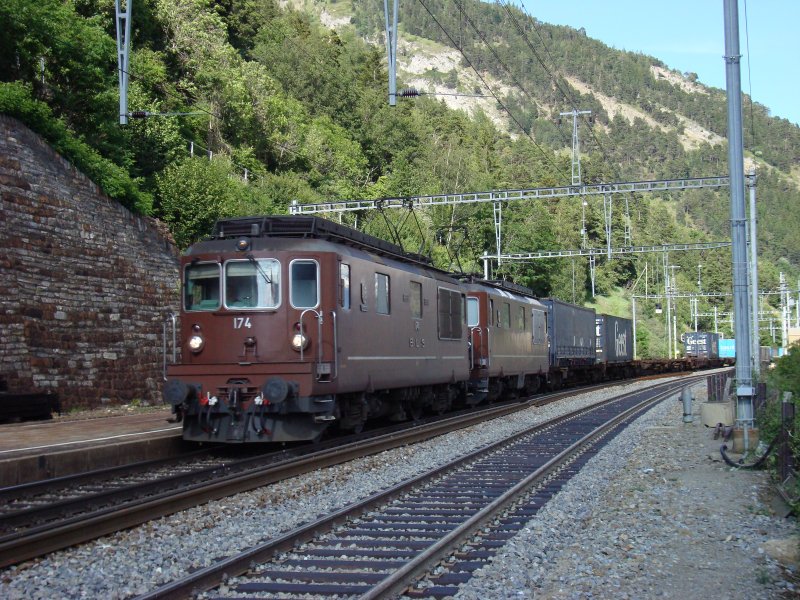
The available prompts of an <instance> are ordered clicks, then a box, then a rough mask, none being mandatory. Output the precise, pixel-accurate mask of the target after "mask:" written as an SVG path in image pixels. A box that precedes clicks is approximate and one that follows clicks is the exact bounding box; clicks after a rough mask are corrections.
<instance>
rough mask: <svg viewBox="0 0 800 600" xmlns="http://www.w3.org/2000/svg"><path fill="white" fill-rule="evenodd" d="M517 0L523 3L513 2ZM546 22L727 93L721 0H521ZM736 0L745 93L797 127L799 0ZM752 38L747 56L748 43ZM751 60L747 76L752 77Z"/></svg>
mask: <svg viewBox="0 0 800 600" xmlns="http://www.w3.org/2000/svg"><path fill="white" fill-rule="evenodd" d="M516 1H517V3H519V1H520V0H516ZM523 4H524V6H525V10H526V11H527V12H528V14H530V15H532V16H534V17H536V18H537V19H539V20H540V21H543V22H545V23H553V24H556V25H569V26H571V27H574V28H576V29H578V28H580V27H583V28H584V29H586V34H587V35H588V36H589V37H592V38H595V39H598V40H600V41H602V42H604V43H605V44H607V45H609V46H612V47H614V48H618V49H620V50H629V51H631V52H641V53H643V54H647V55H650V56H654V57H656V58H658V59H660V60H661V61H663V62H664V63H665V64H666V65H667V66H669V67H670V68H672V69H677V70H679V71H681V72H693V73H697V75H698V77H699V79H700V81H701V82H702V83H704V84H706V85H709V86H712V87H716V88H720V89H723V90H724V89H725V61H724V60H723V58H722V57H723V55H724V54H725V29H724V25H723V0H670V1H668V2H667V1H663V0H607V1H602V0H523ZM746 10H747V24H746V27H747V28H745V0H739V49H740V51H741V53H742V62H741V77H742V91H744V92H745V93H746V94H750V93H751V90H752V96H753V98H754V99H755V101H756V102H758V103H760V104H763V105H765V106H766V107H768V108H769V109H770V112H771V114H772V115H773V116H776V117H783V118H785V119H789V121H791V122H793V123H795V124H800V0H748V1H747V3H746ZM747 33H749V53H748V39H747V37H746V34H747ZM748 59H749V73H748Z"/></svg>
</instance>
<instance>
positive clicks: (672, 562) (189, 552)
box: [0, 384, 794, 600]
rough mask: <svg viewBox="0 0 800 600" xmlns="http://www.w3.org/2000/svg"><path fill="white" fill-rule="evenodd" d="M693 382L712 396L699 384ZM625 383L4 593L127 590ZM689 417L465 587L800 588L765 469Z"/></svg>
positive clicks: (687, 594)
mask: <svg viewBox="0 0 800 600" xmlns="http://www.w3.org/2000/svg"><path fill="white" fill-rule="evenodd" d="M639 385H641V384H630V385H626V386H624V388H622V389H633V388H635V387H638V386H639ZM695 389H696V395H697V396H698V400H700V399H702V396H701V394H702V393H704V392H703V388H702V386H699V387H697V388H695ZM619 390H620V388H617V389H616V390H614V391H613V392H603V393H598V392H589V393H585V394H581V395H580V396H578V397H576V398H575V399H573V400H570V401H569V402H564V403H558V404H557V405H550V406H547V407H544V408H538V409H530V410H527V411H524V412H523V413H517V414H516V415H514V416H512V417H509V418H505V419H500V420H496V421H494V422H492V423H491V424H483V425H481V426H479V427H477V426H476V427H472V428H469V429H465V430H462V431H460V432H456V433H452V434H448V435H447V436H443V437H441V438H438V439H437V440H431V441H428V442H423V443H420V444H416V445H413V446H409V447H406V448H400V449H396V450H392V451H389V452H384V453H381V454H379V455H376V456H372V457H368V458H364V459H359V460H356V461H352V462H350V463H348V464H345V465H341V466H337V467H331V468H328V469H324V470H321V471H318V472H316V473H309V474H307V475H303V476H301V477H297V478H295V479H292V480H289V481H285V482H281V483H277V484H273V485H271V486H267V487H264V488H261V489H259V490H256V491H253V492H248V493H245V494H239V495H237V496H235V497H231V498H227V499H225V500H221V501H217V502H211V503H209V504H207V505H205V506H202V507H198V508H195V509H191V510H187V511H184V512H182V513H179V514H176V515H172V516H170V517H166V518H163V519H159V520H157V521H154V522H151V523H148V524H146V525H143V526H140V527H136V528H134V529H131V530H128V531H125V532H120V533H117V534H114V535H111V536H106V537H104V538H101V539H100V540H97V541H95V542H92V543H89V544H85V545H82V546H80V547H78V548H73V549H69V550H65V551H61V552H56V553H54V554H52V555H50V556H48V557H47V558H44V559H41V560H37V561H30V562H28V563H25V564H23V565H19V566H16V567H11V568H8V569H5V570H3V571H1V572H0V596H2V597H5V598H12V599H16V598H20V599H22V598H24V599H26V600H31V599H36V598H100V597H102V598H128V597H131V596H133V595H136V594H140V593H143V592H146V591H148V590H151V589H153V588H155V587H156V586H158V585H159V584H162V583H165V582H167V581H170V580H172V579H175V578H177V577H179V576H180V575H181V574H182V573H185V572H186V571H188V570H192V569H196V568H198V567H201V566H205V565H207V564H210V563H211V562H212V560H213V559H215V558H219V557H222V556H227V555H230V554H232V553H234V552H236V551H238V550H242V549H244V548H247V547H249V546H252V545H253V544H255V543H257V542H259V541H261V540H265V539H269V538H271V537H275V536H276V535H277V534H279V533H281V532H283V531H286V530H288V529H291V528H292V527H294V526H296V525H298V524H300V523H302V522H306V521H310V520H312V519H314V518H316V517H317V516H320V515H323V514H326V513H328V512H330V511H332V510H334V509H336V508H338V507H341V506H343V505H345V504H348V503H350V502H352V501H354V500H356V499H358V498H362V497H365V496H367V495H369V494H371V493H373V492H375V491H378V490H379V489H382V488H384V487H386V486H388V485H390V484H392V483H394V482H397V481H400V480H402V479H405V478H408V477H410V476H413V475H415V474H418V473H420V472H423V471H425V470H428V469H430V468H433V467H434V466H435V465H438V464H442V463H444V462H446V461H447V460H449V459H451V458H453V457H455V456H458V455H461V454H464V453H466V452H469V451H470V450H473V449H475V448H477V447H480V446H483V445H485V444H487V443H489V442H491V441H494V440H496V439H499V438H501V437H504V436H507V435H509V434H510V433H513V432H515V431H518V430H520V429H522V428H524V427H527V426H530V425H532V424H535V423H538V422H541V421H544V420H546V419H549V418H552V417H553V416H555V415H557V414H562V413H563V412H567V411H569V410H573V409H575V408H577V407H579V406H584V405H587V404H592V403H594V402H597V401H598V400H601V399H603V398H605V397H607V396H609V395H611V394H612V393H618V391H619ZM696 406H697V405H696ZM698 411H699V408H698V409H697V410H696V411H695V412H698ZM681 416H682V411H681V409H680V403H679V402H676V401H673V400H670V401H667V402H664V403H661V404H660V405H659V406H658V407H657V408H655V409H653V410H652V411H650V412H649V413H648V414H647V415H646V416H645V417H643V418H641V419H639V420H638V421H637V422H636V423H634V424H633V425H631V426H630V427H629V428H628V429H627V430H626V431H625V432H623V433H622V435H621V436H619V437H618V438H617V439H616V440H614V441H612V442H611V443H610V444H609V445H608V446H607V447H606V448H605V449H604V450H603V451H602V452H601V453H600V454H599V455H598V456H597V457H595V458H594V459H592V461H590V463H589V464H588V465H587V467H586V468H585V469H584V470H583V471H582V472H581V473H580V474H579V475H578V477H577V478H576V479H575V480H573V482H571V483H569V484H568V485H567V487H566V488H565V489H564V490H563V491H562V492H561V493H560V494H559V495H558V496H557V497H556V498H555V501H554V502H551V504H550V505H548V506H547V507H545V508H544V509H543V510H542V511H541V512H540V513H539V515H538V516H537V517H536V518H535V519H534V520H532V521H531V523H530V525H529V526H528V527H527V528H526V529H525V530H524V531H523V532H521V533H520V534H519V535H518V536H517V537H515V538H514V539H513V540H512V541H511V542H510V544H509V545H508V546H507V547H506V549H504V550H503V551H502V552H501V554H500V555H499V557H498V559H497V560H495V561H494V563H493V564H492V565H489V566H487V567H486V568H484V569H483V570H482V571H480V572H479V573H478V574H477V577H475V578H473V580H472V581H471V582H470V583H469V584H468V585H467V586H466V587H465V588H464V589H462V591H461V592H460V593H459V597H460V598H465V599H472V598H476V599H477V598H481V599H482V600H487V599H491V598H532V597H537V598H539V597H541V598H607V597H615V598H651V597H652V598H655V597H659V596H668V597H674V598H681V597H683V598H707V597H714V596H721V597H725V598H774V597H778V596H779V595H780V594H782V593H783V594H787V593H788V594H791V593H793V592H792V590H793V588H792V587H791V584H790V583H788V581H787V580H786V579H785V575H786V571H785V570H784V569H782V568H781V567H780V566H779V564H778V563H777V562H775V561H774V560H772V559H770V558H768V557H767V555H766V554H765V553H764V552H763V551H761V550H760V549H759V548H760V547H761V546H762V545H763V544H764V543H765V542H766V541H767V540H768V539H771V538H776V539H786V538H788V537H789V536H790V535H791V534H792V533H793V532H794V524H793V523H792V522H790V521H787V520H783V519H779V518H776V517H771V516H769V515H768V514H767V509H766V506H765V505H764V504H763V503H762V502H761V500H760V495H759V494H760V492H762V491H763V489H764V488H765V486H766V482H767V478H766V475H765V474H763V473H750V472H735V473H734V472H731V471H730V469H728V468H727V467H725V466H724V464H723V463H721V462H719V461H717V460H716V457H717V456H719V454H718V447H719V445H718V442H712V441H711V435H710V432H709V430H707V429H704V428H703V427H702V425H701V424H700V423H699V419H697V417H696V420H695V423H694V424H692V425H687V426H684V425H683V423H682V422H681ZM710 457H713V458H710ZM620 467H623V468H622V469H620ZM609 474H613V475H612V476H609Z"/></svg>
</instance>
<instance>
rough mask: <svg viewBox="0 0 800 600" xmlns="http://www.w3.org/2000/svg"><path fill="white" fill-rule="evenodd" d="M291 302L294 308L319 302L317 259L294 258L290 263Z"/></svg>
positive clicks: (306, 306) (308, 306) (315, 304)
mask: <svg viewBox="0 0 800 600" xmlns="http://www.w3.org/2000/svg"><path fill="white" fill-rule="evenodd" d="M289 302H290V303H291V304H292V306H293V307H294V308H314V307H316V306H317V304H319V268H318V265H317V261H315V260H293V261H292V262H291V264H290V265H289Z"/></svg>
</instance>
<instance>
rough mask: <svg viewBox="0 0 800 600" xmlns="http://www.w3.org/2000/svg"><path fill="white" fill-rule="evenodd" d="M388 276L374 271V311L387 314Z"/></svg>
mask: <svg viewBox="0 0 800 600" xmlns="http://www.w3.org/2000/svg"><path fill="white" fill-rule="evenodd" d="M389 308H390V307H389V276H388V275H384V274H383V273H375V312H377V313H378V314H380V315H388V314H389Z"/></svg>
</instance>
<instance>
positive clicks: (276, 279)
mask: <svg viewBox="0 0 800 600" xmlns="http://www.w3.org/2000/svg"><path fill="white" fill-rule="evenodd" d="M278 304H280V264H279V263H278V261H277V260H275V259H273V258H269V259H259V260H256V259H252V260H235V261H234V260H231V261H228V262H227V263H225V306H227V307H228V308H276V307H277V306H278Z"/></svg>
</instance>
